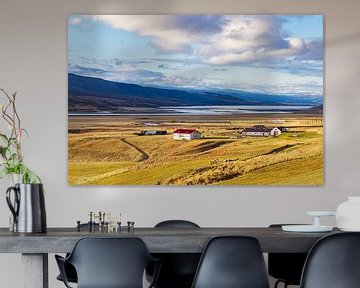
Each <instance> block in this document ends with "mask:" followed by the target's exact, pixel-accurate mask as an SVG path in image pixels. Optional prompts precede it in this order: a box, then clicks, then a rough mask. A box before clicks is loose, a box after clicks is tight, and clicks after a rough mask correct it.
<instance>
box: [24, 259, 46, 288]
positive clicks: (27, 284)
mask: <svg viewBox="0 0 360 288" xmlns="http://www.w3.org/2000/svg"><path fill="white" fill-rule="evenodd" d="M22 273H23V279H22V280H23V286H22V287H23V288H49V281H48V254H30V253H23V254H22Z"/></svg>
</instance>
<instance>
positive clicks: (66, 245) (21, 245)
mask: <svg viewBox="0 0 360 288" xmlns="http://www.w3.org/2000/svg"><path fill="white" fill-rule="evenodd" d="M123 230H124V231H122V232H121V233H117V232H112V233H101V232H95V233H94V232H88V231H81V232H77V231H76V229H75V228H49V229H48V233H43V234H40V233H39V234H36V233H34V234H18V233H12V232H9V231H8V230H7V229H5V228H0V253H22V266H23V287H24V288H48V253H66V252H70V251H71V250H72V248H73V247H74V245H75V243H76V242H77V241H78V240H79V239H80V238H82V237H139V238H141V239H142V240H143V241H144V242H145V243H146V245H147V247H148V249H149V251H150V252H151V253H201V251H202V250H203V248H204V247H205V245H206V243H207V241H208V240H209V239H210V238H212V237H214V236H220V235H246V236H252V237H255V238H257V239H258V240H259V242H260V245H261V248H262V250H263V252H280V253H285V252H294V253H301V252H308V251H309V250H310V248H311V247H312V245H313V244H314V243H315V242H316V241H317V240H318V239H320V238H321V237H323V236H325V235H329V234H332V233H337V231H333V232H331V233H288V232H283V231H281V229H280V228H200V229H196V228H194V229H192V228H190V229H189V228H188V229H164V228H156V229H155V228H135V231H134V232H133V233H129V232H127V230H125V229H123Z"/></svg>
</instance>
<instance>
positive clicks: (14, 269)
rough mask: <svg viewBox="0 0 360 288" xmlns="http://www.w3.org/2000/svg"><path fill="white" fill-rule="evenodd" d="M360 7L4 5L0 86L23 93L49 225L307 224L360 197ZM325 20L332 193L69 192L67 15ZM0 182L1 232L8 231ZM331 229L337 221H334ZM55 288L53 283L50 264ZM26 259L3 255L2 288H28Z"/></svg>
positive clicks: (38, 0) (202, 1)
mask: <svg viewBox="0 0 360 288" xmlns="http://www.w3.org/2000/svg"><path fill="white" fill-rule="evenodd" d="M359 11H360V1H358V0H342V1H338V0H291V1H290V0H252V1H240V0H221V1H220V0H197V1H193V0H173V1H171V0H133V1H129V0H113V1H111V0H101V1H100V0H76V1H74V0H61V1H60V0H31V1H30V0H1V2H0V87H3V88H5V89H6V90H8V91H17V92H18V94H19V96H18V99H19V100H18V101H19V110H20V113H21V115H22V121H23V125H24V127H25V128H26V129H28V130H29V131H30V138H29V139H27V140H26V143H25V144H24V145H25V148H24V154H25V157H26V160H27V162H28V164H29V166H31V167H32V168H33V169H34V170H35V171H36V172H38V174H39V175H40V176H41V177H42V179H43V182H44V184H45V187H46V191H47V194H46V204H47V215H48V226H73V225H75V222H76V220H78V219H80V220H85V219H86V215H87V211H89V210H106V211H112V212H114V213H115V212H122V213H123V215H124V220H127V219H131V220H133V221H135V222H136V226H153V225H154V224H155V223H157V222H158V221H160V220H162V219H164V218H186V219H190V220H194V221H196V222H197V223H199V224H200V225H201V226H267V225H269V224H270V223H275V222H307V221H311V219H310V218H309V217H307V216H306V211H307V210H314V209H321V210H325V209H330V210H333V209H335V208H336V207H337V205H338V204H339V203H340V202H342V201H343V200H344V199H345V197H346V196H347V195H360V191H359V188H358V177H359V174H360V173H359V172H360V169H359V168H358V167H359V164H360V150H359V147H360V133H359V124H358V123H360V113H359V110H360V95H359V91H360V56H359V52H360V25H359V23H360V20H359V19H360V15H359ZM86 13H88V14H176V13H178V14H179V13H184V14H195V13H197V14H205V13H209V14H211V13H219V14H226V13H229V14H286V13H289V14H323V15H324V16H325V39H326V42H325V43H326V49H325V50H326V65H325V68H326V69H325V70H326V72H325V74H326V85H325V87H326V93H325V163H326V168H325V185H324V186H322V187H246V186H244V187H240V186H238V187H159V186H151V187H147V186H140V187H128V186H126V187H123V186H118V187H101V186H100V187H69V186H68V185H67V56H66V54H67V15H68V14H86ZM7 186H8V183H7V181H6V180H3V181H1V182H0V189H1V190H2V191H3V197H2V199H3V200H2V201H0V226H6V225H7V223H8V209H7V207H6V204H5V188H6V187H7ZM328 223H334V221H333V220H330V221H328ZM50 262H51V263H50V265H51V271H50V278H51V280H50V287H62V286H61V285H59V283H56V281H55V280H53V279H54V277H55V274H56V270H55V266H54V265H55V264H54V259H53V257H52V256H51V257H50ZM19 265H20V257H19V256H18V255H5V254H2V255H0V279H1V281H2V284H1V287H20V279H19V276H18V275H19V274H20V271H21V270H20V267H19Z"/></svg>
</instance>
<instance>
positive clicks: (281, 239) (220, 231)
mask: <svg viewBox="0 0 360 288" xmlns="http://www.w3.org/2000/svg"><path fill="white" fill-rule="evenodd" d="M338 232H339V231H338V230H334V231H332V232H329V233H294V232H283V231H282V230H281V228H280V227H274V228H260V227H259V228H240V227H239V228H236V227H234V228H175V229H174V228H171V229H170V228H135V229H134V232H128V231H127V229H122V231H121V232H120V233H119V232H111V233H104V232H100V231H97V232H89V231H81V232H78V231H77V229H76V228H48V232H47V233H27V234H21V233H13V232H9V231H8V229H6V228H0V253H65V252H70V251H71V250H72V248H73V247H74V245H75V243H76V242H77V241H78V240H79V239H81V238H83V237H139V238H141V239H142V240H143V241H144V242H145V243H146V245H147V247H148V249H149V251H150V252H152V253H201V251H202V250H203V248H204V247H205V245H206V243H207V242H208V241H209V239H210V238H212V237H215V236H222V235H240V236H252V237H255V238H257V239H258V240H259V242H260V245H261V248H262V250H263V252H280V253H284V252H287V253H289V252H294V253H300V252H308V251H309V250H310V248H311V247H312V245H313V244H314V243H315V242H316V241H317V240H318V239H320V238H321V237H323V236H326V235H330V234H334V233H338Z"/></svg>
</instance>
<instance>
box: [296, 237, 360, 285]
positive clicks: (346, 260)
mask: <svg viewBox="0 0 360 288" xmlns="http://www.w3.org/2000/svg"><path fill="white" fill-rule="evenodd" d="M300 287H302V288H358V287H360V233H359V232H349V233H338V234H333V235H330V236H326V237H323V238H321V239H320V240H319V241H318V242H316V243H315V245H314V246H313V247H312V249H311V250H310V253H309V256H308V258H307V260H306V262H305V267H304V271H303V275H302V278H301V286H300Z"/></svg>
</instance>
